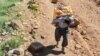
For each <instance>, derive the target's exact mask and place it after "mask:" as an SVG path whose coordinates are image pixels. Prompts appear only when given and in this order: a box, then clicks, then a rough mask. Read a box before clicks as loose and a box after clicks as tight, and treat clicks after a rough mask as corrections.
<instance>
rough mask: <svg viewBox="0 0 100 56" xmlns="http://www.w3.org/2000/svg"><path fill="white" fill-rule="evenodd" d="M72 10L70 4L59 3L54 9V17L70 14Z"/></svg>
mask: <svg viewBox="0 0 100 56" xmlns="http://www.w3.org/2000/svg"><path fill="white" fill-rule="evenodd" d="M72 13H73V11H72V8H71V6H64V5H60V6H58V7H56V8H55V10H54V18H57V17H59V16H62V15H72Z"/></svg>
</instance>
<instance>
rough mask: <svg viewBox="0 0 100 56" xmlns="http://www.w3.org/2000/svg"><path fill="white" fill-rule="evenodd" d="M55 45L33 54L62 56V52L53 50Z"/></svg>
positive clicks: (36, 55) (37, 55)
mask: <svg viewBox="0 0 100 56" xmlns="http://www.w3.org/2000/svg"><path fill="white" fill-rule="evenodd" d="M54 48H55V45H50V46H47V47H45V48H44V49H43V50H42V51H40V52H37V53H34V54H32V53H31V54H32V55H33V56H47V55H48V54H54V55H59V54H62V51H56V50H53V49H54Z"/></svg>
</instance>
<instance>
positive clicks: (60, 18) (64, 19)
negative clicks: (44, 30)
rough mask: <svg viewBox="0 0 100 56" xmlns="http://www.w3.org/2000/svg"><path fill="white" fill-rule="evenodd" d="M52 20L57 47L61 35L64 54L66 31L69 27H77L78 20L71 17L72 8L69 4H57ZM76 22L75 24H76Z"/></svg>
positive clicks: (66, 40)
mask: <svg viewBox="0 0 100 56" xmlns="http://www.w3.org/2000/svg"><path fill="white" fill-rule="evenodd" d="M54 12H55V13H54V18H55V19H54V20H53V22H52V24H53V25H54V26H55V27H56V29H55V40H56V42H57V44H56V47H58V44H59V41H60V38H61V36H63V41H62V52H63V53H64V54H65V52H64V49H65V47H66V46H67V45H68V39H67V38H68V32H69V27H77V26H78V24H79V22H78V21H77V20H76V19H74V18H73V17H72V9H71V8H70V7H69V6H67V7H66V6H64V5H59V6H58V7H57V8H56V9H55V11H54ZM76 23H77V24H76Z"/></svg>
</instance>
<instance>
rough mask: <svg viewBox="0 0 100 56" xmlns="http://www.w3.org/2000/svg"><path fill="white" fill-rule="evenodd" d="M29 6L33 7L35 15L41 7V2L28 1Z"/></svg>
mask: <svg viewBox="0 0 100 56" xmlns="http://www.w3.org/2000/svg"><path fill="white" fill-rule="evenodd" d="M28 8H29V9H31V11H32V13H33V15H35V14H36V13H37V11H38V9H39V4H38V3H36V2H34V1H33V0H31V1H29V2H28Z"/></svg>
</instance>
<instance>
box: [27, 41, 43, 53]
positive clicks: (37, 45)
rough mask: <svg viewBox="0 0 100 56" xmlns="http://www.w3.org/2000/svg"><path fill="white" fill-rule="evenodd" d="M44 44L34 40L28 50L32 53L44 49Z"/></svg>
mask: <svg viewBox="0 0 100 56" xmlns="http://www.w3.org/2000/svg"><path fill="white" fill-rule="evenodd" d="M43 48H44V46H43V45H42V44H41V43H39V42H33V43H32V44H31V45H30V46H29V47H28V51H29V52H30V53H32V54H34V53H37V52H40V51H42V50H43Z"/></svg>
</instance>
